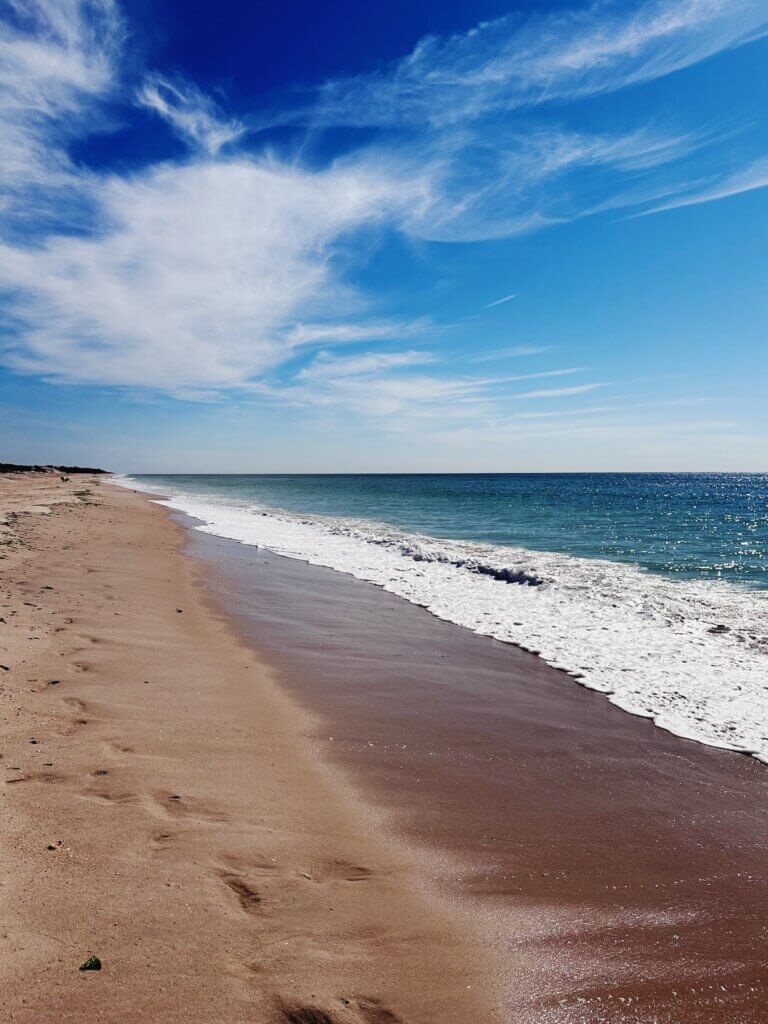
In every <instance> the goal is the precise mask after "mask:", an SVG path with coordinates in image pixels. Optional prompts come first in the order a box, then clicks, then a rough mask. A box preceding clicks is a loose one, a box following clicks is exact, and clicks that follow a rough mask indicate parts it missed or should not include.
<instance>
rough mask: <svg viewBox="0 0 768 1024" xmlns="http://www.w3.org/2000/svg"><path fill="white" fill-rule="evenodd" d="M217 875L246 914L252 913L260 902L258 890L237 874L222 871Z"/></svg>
mask: <svg viewBox="0 0 768 1024" xmlns="http://www.w3.org/2000/svg"><path fill="white" fill-rule="evenodd" d="M219 877H220V878H221V880H222V882H223V883H224V885H226V886H227V888H228V889H231V890H232V892H233V893H234V894H235V896H236V897H237V902H238V903H239V904H240V906H241V908H242V909H243V910H244V911H245V912H246V914H253V913H254V912H255V911H256V909H257V908H258V905H259V904H260V903H261V896H260V895H259V892H258V890H257V889H256V888H255V887H254V886H253V885H252V884H251V883H250V882H248V881H246V879H244V878H241V877H240V876H239V875H230V874H224V873H222V874H221V875H220V876H219Z"/></svg>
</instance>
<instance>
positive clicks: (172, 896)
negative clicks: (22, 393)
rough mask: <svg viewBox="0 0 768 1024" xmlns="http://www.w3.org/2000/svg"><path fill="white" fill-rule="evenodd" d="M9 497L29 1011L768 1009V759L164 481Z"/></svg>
mask: <svg viewBox="0 0 768 1024" xmlns="http://www.w3.org/2000/svg"><path fill="white" fill-rule="evenodd" d="M0 488H1V490H0V494H2V511H3V514H4V517H5V519H6V520H7V523H6V525H5V526H4V527H3V534H2V537H0V540H2V541H3V547H2V549H0V550H1V551H2V554H3V555H4V558H3V559H2V560H0V573H1V574H2V577H3V587H2V607H0V617H2V619H3V620H4V621H3V622H0V630H1V631H2V632H0V651H1V652H2V653H1V655H0V663H2V665H3V666H4V667H3V668H2V669H0V686H2V698H3V705H2V707H3V716H2V742H1V743H0V751H1V752H2V761H3V779H4V785H3V800H4V813H5V820H6V822H7V823H8V825H7V827H6V831H5V841H4V844H3V845H4V850H3V858H2V869H1V871H2V875H1V880H2V886H0V900H2V906H3V914H2V916H3V925H4V927H3V956H2V965H1V966H0V970H1V971H2V991H3V994H4V999H3V1005H2V1009H1V1010H0V1014H1V1015H2V1019H3V1020H5V1019H8V1020H11V1019H13V1020H20V1021H30V1022H32V1021H34V1022H46V1021H49V1020H50V1021H54V1020H56V1021H59V1020H65V1021H66V1020H69V1021H84V1022H85V1021H103V1020H113V1019H119V1020H125V1021H147V1022H149V1021H156V1020H159V1019H162V1020H168V1021H178V1022H182V1021H217V1022H224V1021H225V1022H233V1024H235V1022H238V1024H239V1022H241V1021H242V1022H246V1021H249V1022H251V1021H259V1022H261V1021H265V1022H270V1021H275V1022H279V1021H284V1022H285V1021H287V1022H293V1024H355V1022H358V1024H396V1022H398V1021H400V1022H403V1024H419V1022H433V1021H434V1022H438V1021H440V1022H453V1021H455V1022H457V1024H458V1022H463V1024H467V1022H472V1024H474V1022H477V1024H482V1022H485V1021H502V1022H507V1021H509V1022H517V1021H520V1022H526V1024H530V1022H542V1024H544V1022H552V1024H554V1022H558V1024H566V1022H567V1024H586V1022H595V1024H597V1022H616V1024H621V1022H637V1024H640V1022H648V1024H650V1022H651V1021H653V1022H657V1024H694V1022H696V1024H699V1022H701V1024H703V1022H705V1021H706V1022H715V1024H718V1022H723V1024H724V1022H726V1021H728V1022H729V1024H758V1022H760V1021H764V1020H765V1018H766V1015H768V990H767V989H766V974H767V973H768V958H767V957H766V953H765V928H766V926H765V921H766V919H768V918H767V915H766V911H767V910H768V865H767V864H766V856H765V849H766V844H767V843H768V801H767V800H766V797H768V776H766V768H765V766H764V765H762V764H760V763H759V762H758V761H756V760H755V759H752V758H748V757H744V756H741V755H738V754H735V753H733V752H730V751H723V750H717V749H714V748H712V747H705V746H703V745H701V744H698V743H694V742H691V741H689V740H685V739H681V738H679V737H677V736H673V735H670V734H669V733H667V732H664V731H663V730H661V729H658V728H656V727H655V726H654V725H653V724H652V723H651V722H650V721H648V720H646V719H642V718H638V717H635V716H631V715H628V714H626V713H625V712H623V711H621V710H620V709H618V708H617V707H614V706H613V705H611V704H610V703H609V702H608V701H606V700H605V699H604V698H603V697H602V696H601V695H600V694H598V693H595V692H591V691H589V690H586V689H584V688H582V687H579V686H578V685H576V684H575V683H574V681H573V679H571V678H570V677H568V676H566V674H565V673H564V672H558V671H557V670H555V669H554V668H552V667H550V666H548V665H547V664H545V662H544V661H543V660H541V659H540V658H538V657H536V656H535V655H534V654H532V653H529V652H526V651H522V650H520V649H519V648H517V647H515V646H513V645H510V644H503V643H500V642H498V641H495V640H493V639H491V638H489V637H487V636H480V635H478V634H477V633H474V632H471V631H470V630H468V629H463V628H461V627H460V626H457V625H455V624H453V623H451V622H445V621H441V620H440V619H438V618H436V617H435V616H433V615H430V614H429V613H428V612H426V611H425V610H423V609H421V608H417V607H415V606H414V605H413V604H408V603H406V602H405V601H402V600H401V599H399V598H398V597H396V596H393V595H392V594H390V593H386V592H385V591H384V590H382V589H380V588H377V587H374V586H372V585H371V584H370V583H367V582H364V581H361V580H358V579H353V578H351V577H349V576H345V575H342V574H340V573H338V572H334V571H333V570H331V569H327V568H322V567H318V566H309V565H305V564H304V563H303V562H300V561H297V560H290V559H286V558H282V557H280V556H279V555H275V554H272V553H271V552H268V551H265V550H263V549H262V548H259V547H254V546H248V545H238V544H236V543H234V542H233V541H230V540H222V539H220V538H216V537H210V536H206V535H204V534H201V533H199V532H195V531H194V530H193V529H191V527H192V526H194V522H193V521H192V520H190V519H189V518H188V517H184V516H182V515H179V514H175V513H171V512H169V511H168V510H167V509H164V508H162V507H160V506H158V505H157V504H155V503H152V502H151V501H150V500H148V497H147V495H145V494H139V493H134V492H132V491H131V490H129V489H126V488H118V487H115V486H114V485H112V484H111V483H110V482H108V481H106V480H97V479H95V478H86V479H85V480H83V479H76V478H73V479H71V480H70V481H67V482H64V481H61V480H59V478H58V476H55V475H52V474H30V475H23V476H19V477H15V478H10V477H7V476H4V477H0ZM9 513H10V515H9ZM91 956H97V957H99V958H100V960H101V963H102V969H101V970H100V971H80V970H79V967H80V966H81V965H82V964H83V963H84V962H85V961H86V960H87V959H88V958H89V957H91Z"/></svg>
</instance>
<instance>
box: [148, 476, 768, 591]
mask: <svg viewBox="0 0 768 1024" xmlns="http://www.w3.org/2000/svg"><path fill="white" fill-rule="evenodd" d="M135 479H137V480H144V481H146V482H147V483H151V484H153V485H155V486H158V487H161V488H162V487H163V486H168V487H171V488H172V489H174V490H179V489H182V490H184V491H188V492H189V493H195V494H199V495H200V496H206V495H210V496H219V497H227V498H231V499H232V500H233V501H236V502H243V501H246V502H247V501H252V502H257V503H261V504H263V505H265V506H269V507H271V508H275V509H283V510H285V511H288V512H293V513H298V514H304V513H307V514H313V515H321V516H328V517H342V518H344V519H348V518H354V519H358V520H372V521H375V522H377V523H388V524H390V525H392V526H395V527H397V528H399V529H401V530H405V531H409V532H412V533H418V534H426V535H429V536H432V537H439V538H443V539H456V540H465V541H481V542H484V543H487V544H495V545H504V546H513V547H525V548H529V549H532V550H536V551H552V552H559V553H563V554H571V555H577V556H580V557H582V558H598V559H609V560H612V561H617V562H624V563H633V564H636V565H638V566H641V567H642V568H644V569H647V570H649V571H650V572H654V573H663V574H667V575H669V576H672V577H677V578H683V579H723V580H728V581H730V582H733V583H739V584H744V585H746V586H749V587H754V588H768V473H541V474H533V473H530V474H529V473H504V474H493V473H491V474H489V473H484V474H446V475H439V474H434V475H433V474H418V475H412V474H402V475H388V474H387V475H378V474H373V475H367V474H366V475H354V476H350V475H329V476H325V475H323V476H320V475H296V476H285V475H242V476H241V475H233V476H229V475H227V476H198V475H195V476H136V477H135Z"/></svg>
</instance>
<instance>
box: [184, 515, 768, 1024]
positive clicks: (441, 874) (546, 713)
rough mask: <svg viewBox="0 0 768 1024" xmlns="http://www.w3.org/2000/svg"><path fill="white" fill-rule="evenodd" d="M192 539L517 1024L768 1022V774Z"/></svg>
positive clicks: (309, 582)
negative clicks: (465, 938) (444, 899)
mask: <svg viewBox="0 0 768 1024" xmlns="http://www.w3.org/2000/svg"><path fill="white" fill-rule="evenodd" d="M180 518H181V517H180ZM187 522H189V520H187ZM188 547H189V550H190V551H191V553H192V554H193V556H194V557H195V559H196V560H197V561H198V562H200V563H201V565H202V566H203V568H202V570H201V573H200V581H201V586H202V587H203V588H205V589H206V590H207V593H208V595H209V599H210V601H211V602H212V604H213V606H214V607H216V608H217V609H219V610H220V611H221V612H222V614H225V615H226V616H227V617H228V618H229V620H230V621H231V622H232V623H233V625H234V627H235V628H236V629H237V630H238V632H240V633H241V635H243V636H244V637H246V638H247V639H248V640H250V642H251V643H252V644H253V645H254V646H255V648H257V649H258V650H259V652H260V654H261V656H262V657H265V658H266V660H267V661H268V663H269V664H271V665H272V667H273V669H274V671H275V673H276V676H277V678H278V680H279V682H280V685H281V686H282V687H284V688H285V689H286V690H287V691H288V692H289V693H291V694H292V695H293V696H294V697H295V698H297V699H298V700H299V701H300V702H301V703H302V704H303V705H304V706H306V707H308V708H310V709H312V710H313V711H314V712H315V713H316V714H317V715H318V716H319V717H318V720H317V727H316V730H315V733H314V736H315V738H316V740H317V742H318V744H319V745H320V747H321V749H322V751H323V753H324V756H325V757H326V758H327V759H328V760H329V762H330V763H332V764H334V765H336V766H339V767H340V768H342V769H343V771H344V772H345V774H346V775H347V777H349V778H350V779H351V780H353V782H354V784H355V786H356V787H357V790H358V792H359V793H360V794H361V796H362V797H363V798H364V799H365V800H366V801H368V802H370V803H371V804H372V805H373V806H375V807H376V808H378V809H379V810H380V811H381V812H382V813H383V815H384V819H385V821H386V823H387V827H388V829H389V831H390V834H391V835H392V836H393V837H396V838H398V839H399V838H403V837H404V838H405V839H406V840H407V842H408V843H409V844H410V845H411V846H412V848H413V849H415V850H418V851H420V862H421V872H422V875H423V877H425V878H428V879H429V880H430V882H431V884H432V885H433V887H434V891H435V892H437V893H442V894H447V895H448V897H449V898H450V899H451V900H452V901H453V902H454V905H456V906H457V907H462V906H463V907H466V908H468V909H469V910H470V912H471V916H472V920H473V922H474V924H475V926H476V927H477V928H479V929H480V931H481V934H482V938H481V940H480V941H481V945H482V948H483V950H484V952H485V953H486V954H487V956H489V957H492V958H493V959H494V960H495V961H496V962H497V963H499V964H500V965H501V966H500V968H499V975H498V977H499V979H500V981H501V983H502V985H503V990H504V996H503V999H504V1019H506V1020H518V1019H519V1020H524V1021H530V1022H534V1021H535V1022H580V1024H581V1022H585V1024H586V1022H590V1024H598V1022H643V1024H651V1022H655V1024H689V1022H690V1024H692V1022H696V1024H704V1022H707V1024H720V1022H722V1024H726V1022H728V1024H764V1022H765V1021H766V1020H768V945H767V944H766V938H767V937H768V934H767V933H768V770H766V768H765V766H763V765H760V764H759V763H758V762H756V761H754V760H752V759H749V758H747V757H743V756H739V755H735V754H732V753H729V752H723V751H718V750H715V749H712V748H707V747H704V746H701V745H699V744H696V743H692V742H689V741H686V740H682V739H680V738H678V737H676V736H672V735H670V734H667V733H665V732H663V731H662V730H660V729H658V728H656V727H655V726H653V725H652V724H651V723H650V722H648V721H646V720H643V719H640V718H636V717H632V716H630V715H628V714H626V713H624V712H622V711H620V710H618V709H617V708H615V707H613V706H612V705H611V704H609V703H608V702H607V701H606V700H605V699H604V697H602V696H600V695H599V694H595V693H593V692H591V691H589V690H585V689H583V688H581V687H579V686H577V685H576V684H575V683H574V682H573V680H572V679H570V678H568V677H566V676H565V675H564V674H562V673H559V672H557V671H556V670H554V669H551V668H549V667H548V666H547V665H545V664H544V663H543V662H542V661H541V660H540V659H538V658H536V657H535V656H533V655H530V654H527V653H525V652H522V651H520V650H518V649H515V648H513V647H510V646H508V645H504V644H501V643H498V642H496V641H493V640H490V639H488V638H485V637H480V636H477V635H475V634H473V633H471V632H469V631H467V630H464V629H461V628H460V627H457V626H455V625H453V624H450V623H445V622H442V621H440V620H438V619H436V618H435V617H434V616H432V615H430V614H429V613H427V612H426V611H424V610H422V609H419V608H416V607H414V606H412V605H409V604H407V603H406V602H404V601H401V600H400V599H398V598H396V597H393V596H392V595H389V594H387V593H385V592H384V591H382V590H380V589H378V588H376V587H374V586H372V585H370V584H367V583H364V582H361V581H358V580H355V579H353V578H351V577H347V576H344V575H342V574H339V573H336V572H334V571H332V570H328V569H325V568H321V567H315V566H308V565H306V564H304V563H302V562H298V561H294V560H290V559H285V558H281V557H279V556H276V555H273V554H271V553H268V552H264V551H260V550H258V549H256V548H250V547H246V546H241V545H238V544H235V543H234V542H230V541H225V540H220V539H217V538H213V537H209V536H206V535H203V534H201V533H199V532H190V536H189V542H188Z"/></svg>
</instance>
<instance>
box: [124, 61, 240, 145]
mask: <svg viewBox="0 0 768 1024" xmlns="http://www.w3.org/2000/svg"><path fill="white" fill-rule="evenodd" d="M137 101H138V103H139V105H140V106H142V107H147V108H148V109H149V110H152V111H154V112H155V113H156V114H157V115H158V116H159V117H162V118H164V120H166V121H167V122H168V123H169V124H170V125H171V127H172V128H173V130H174V131H175V132H176V133H177V134H178V135H180V136H181V137H182V138H183V139H185V140H186V141H188V142H190V143H191V144H192V145H193V146H199V147H200V148H201V149H202V150H203V151H204V152H206V153H209V154H212V155H213V154H216V153H218V152H219V150H220V149H221V148H222V146H225V145H227V143H230V142H234V141H235V139H237V138H238V137H239V136H240V135H242V134H243V132H244V131H245V126H244V125H243V124H242V123H240V122H239V121H238V120H236V119H235V118H229V119H227V118H225V117H223V116H222V114H221V111H220V110H219V109H218V108H217V106H216V104H215V103H214V102H213V101H212V100H211V99H210V97H208V96H206V95H205V94H204V93H202V92H200V90H199V89H198V88H197V87H196V86H194V85H191V84H190V83H189V82H171V81H169V79H167V78H163V76H162V75H157V74H154V75H149V76H147V78H146V79H145V80H144V83H143V85H142V86H141V88H140V89H139V92H138V95H137Z"/></svg>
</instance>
